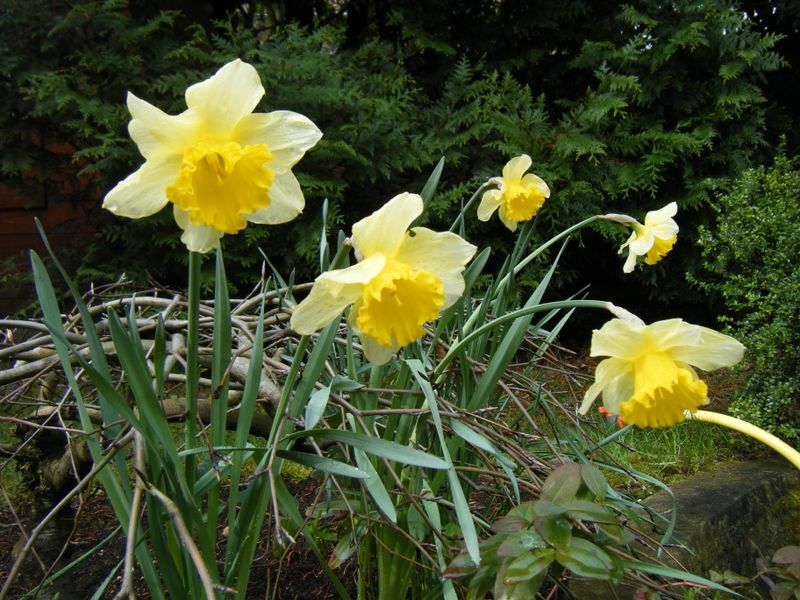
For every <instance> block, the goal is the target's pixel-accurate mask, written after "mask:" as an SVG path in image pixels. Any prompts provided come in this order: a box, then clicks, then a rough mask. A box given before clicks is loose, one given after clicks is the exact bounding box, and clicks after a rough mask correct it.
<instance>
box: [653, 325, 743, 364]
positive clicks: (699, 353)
mask: <svg viewBox="0 0 800 600" xmlns="http://www.w3.org/2000/svg"><path fill="white" fill-rule="evenodd" d="M697 328H698V329H699V330H700V341H699V343H697V344H694V345H686V346H675V347H673V348H671V349H670V351H669V352H670V354H671V355H672V356H673V357H674V358H675V359H676V360H680V361H683V362H685V363H688V364H690V365H694V366H695V367H697V368H698V369H703V370H704V371H713V370H714V369H719V368H721V367H730V366H733V365H735V364H736V363H738V362H739V361H740V360H742V357H743V356H744V351H745V347H744V346H743V345H742V344H741V343H740V342H739V341H738V340H736V339H734V338H732V337H730V336H729V335H725V334H723V333H720V332H718V331H714V330H713V329H709V328H707V327H700V326H697Z"/></svg>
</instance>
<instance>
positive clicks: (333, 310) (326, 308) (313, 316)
mask: <svg viewBox="0 0 800 600" xmlns="http://www.w3.org/2000/svg"><path fill="white" fill-rule="evenodd" d="M385 264H386V260H385V259H384V258H383V257H382V256H374V257H371V258H368V259H366V260H363V261H361V262H360V263H356V264H355V265H353V266H351V267H347V268H346V269H337V270H335V271H328V272H326V273H323V274H322V275H320V276H319V277H317V279H316V280H315V281H314V285H313V286H312V288H311V292H310V293H309V294H308V296H307V297H306V298H305V299H304V300H303V301H302V302H301V303H300V304H298V305H297V306H296V307H295V309H294V311H293V312H292V318H291V321H290V326H291V328H292V329H294V330H295V331H296V332H298V333H300V334H302V335H310V334H312V333H314V332H315V331H318V330H319V329H322V328H323V327H325V326H326V325H328V324H329V323H330V322H331V321H333V320H334V319H335V318H336V317H337V316H338V315H339V313H341V312H342V311H343V310H344V309H345V308H346V307H347V306H348V305H350V304H352V303H353V302H355V301H356V300H358V298H359V297H360V296H361V293H362V292H363V291H364V286H365V285H366V284H367V283H369V281H370V280H371V279H372V278H373V277H375V276H376V275H377V274H378V273H380V272H381V269H383V267H384V265H385Z"/></svg>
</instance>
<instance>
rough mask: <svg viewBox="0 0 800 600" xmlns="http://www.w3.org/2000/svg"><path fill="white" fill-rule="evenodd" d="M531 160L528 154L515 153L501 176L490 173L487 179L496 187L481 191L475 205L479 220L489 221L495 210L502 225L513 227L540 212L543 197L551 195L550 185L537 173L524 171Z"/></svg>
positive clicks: (512, 228)
mask: <svg viewBox="0 0 800 600" xmlns="http://www.w3.org/2000/svg"><path fill="white" fill-rule="evenodd" d="M531 164H533V161H531V157H530V156H528V155H527V154H523V155H521V156H517V157H515V158H512V159H511V160H510V161H508V163H506V166H505V167H503V176H502V177H492V178H491V179H490V180H489V181H488V183H489V184H492V185H497V186H498V188H499V189H495V190H489V191H488V192H486V193H484V194H483V197H482V198H481V203H480V205H479V206H478V219H479V220H481V221H488V220H489V219H490V218H491V216H492V215H493V214H494V211H496V210H497V211H498V216H499V217H500V220H501V221H502V222H503V225H505V226H506V227H508V228H509V229H510V230H511V231H514V230H516V228H517V223H520V222H523V221H530V220H531V219H532V218H533V217H534V215H535V214H536V213H537V212H539V209H540V208H541V207H542V204H544V201H545V199H546V198H549V197H550V188H549V187H547V184H546V183H545V182H544V181H543V180H542V179H541V178H540V177H538V176H536V175H534V174H533V173H527V174H526V173H525V171H527V170H528V169H530V167H531ZM498 209H499V210H498Z"/></svg>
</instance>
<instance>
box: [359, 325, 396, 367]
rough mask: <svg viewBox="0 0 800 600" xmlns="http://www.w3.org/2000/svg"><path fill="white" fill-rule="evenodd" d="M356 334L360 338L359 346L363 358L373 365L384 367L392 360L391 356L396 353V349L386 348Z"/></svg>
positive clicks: (360, 334) (369, 338) (365, 336)
mask: <svg viewBox="0 0 800 600" xmlns="http://www.w3.org/2000/svg"><path fill="white" fill-rule="evenodd" d="M358 333H359V337H360V338H361V345H362V347H363V348H364V356H365V357H366V358H367V360H368V361H369V362H371V363H372V364H373V365H385V364H386V363H387V362H389V360H390V359H391V358H392V355H394V353H395V352H397V349H396V348H387V347H386V346H384V345H383V344H381V343H379V342H377V341H376V340H373V339H372V338H371V337H369V336H367V335H364V334H363V333H361V332H358Z"/></svg>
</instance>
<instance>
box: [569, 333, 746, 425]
mask: <svg viewBox="0 0 800 600" xmlns="http://www.w3.org/2000/svg"><path fill="white" fill-rule="evenodd" d="M591 355H592V356H608V357H610V358H607V359H605V360H603V361H601V362H600V364H599V365H597V371H596V373H595V381H594V383H593V384H592V385H591V386H590V387H589V389H588V390H587V391H586V394H585V396H584V399H583V403H582V404H581V407H580V413H581V414H586V413H587V412H588V410H589V408H590V407H591V405H592V403H593V402H594V401H595V399H596V398H597V397H598V396H599V395H600V394H601V393H602V397H603V406H604V407H605V409H606V411H607V412H608V414H611V415H619V416H620V417H622V419H623V421H624V422H625V423H629V424H633V425H637V426H639V427H667V426H669V425H673V424H675V423H678V422H680V421H683V420H684V419H685V418H686V414H687V412H688V413H689V414H692V413H695V412H697V409H698V408H699V407H700V406H703V405H705V404H707V403H708V392H707V388H706V384H705V382H703V381H702V380H701V379H699V377H698V375H697V373H696V371H695V369H694V367H696V368H698V369H702V370H704V371H712V370H714V369H719V368H721V367H729V366H732V365H734V364H736V363H737V362H739V361H740V360H741V359H742V356H743V355H744V346H743V345H742V344H740V343H739V342H738V341H736V340H735V339H733V338H732V337H730V336H727V335H724V334H722V333H719V332H717V331H714V330H713V329H709V328H707V327H701V326H699V325H692V324H690V323H686V322H684V321H683V320H682V319H668V320H666V321H657V322H655V323H652V324H650V325H645V324H644V323H642V322H637V321H636V320H634V319H619V318H617V319H612V320H611V321H609V322H607V323H606V324H605V325H603V327H601V328H600V329H599V330H596V331H595V332H594V334H593V335H592V346H591Z"/></svg>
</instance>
